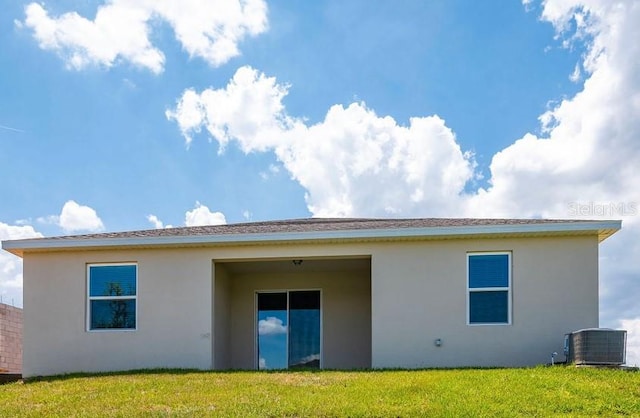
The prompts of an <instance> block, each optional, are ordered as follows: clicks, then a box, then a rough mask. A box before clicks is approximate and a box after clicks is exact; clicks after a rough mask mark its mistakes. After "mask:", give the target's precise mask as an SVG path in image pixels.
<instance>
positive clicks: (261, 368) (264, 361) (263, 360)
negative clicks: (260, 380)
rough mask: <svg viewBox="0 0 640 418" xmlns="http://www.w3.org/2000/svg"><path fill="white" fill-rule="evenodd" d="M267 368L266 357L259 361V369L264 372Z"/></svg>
mask: <svg viewBox="0 0 640 418" xmlns="http://www.w3.org/2000/svg"><path fill="white" fill-rule="evenodd" d="M266 368H267V360H265V358H264V357H260V358H259V359H258V369H259V370H264V369H266Z"/></svg>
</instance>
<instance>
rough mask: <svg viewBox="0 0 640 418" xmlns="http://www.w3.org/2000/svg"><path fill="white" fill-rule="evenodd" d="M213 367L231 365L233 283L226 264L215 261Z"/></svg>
mask: <svg viewBox="0 0 640 418" xmlns="http://www.w3.org/2000/svg"><path fill="white" fill-rule="evenodd" d="M213 277H214V286H213V287H214V293H213V300H214V309H213V310H212V312H211V314H212V315H213V324H214V326H213V328H214V334H213V335H214V353H213V363H212V364H213V368H214V369H228V368H230V367H231V351H230V350H231V343H230V340H231V284H230V280H229V274H228V273H227V269H226V268H225V267H224V265H221V264H215V263H214V275H213Z"/></svg>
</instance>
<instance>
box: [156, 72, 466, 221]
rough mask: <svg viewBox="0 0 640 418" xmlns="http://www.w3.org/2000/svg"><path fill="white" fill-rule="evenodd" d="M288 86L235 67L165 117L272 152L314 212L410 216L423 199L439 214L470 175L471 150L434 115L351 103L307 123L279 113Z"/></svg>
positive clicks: (223, 140) (188, 130) (190, 130)
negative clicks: (405, 115)
mask: <svg viewBox="0 0 640 418" xmlns="http://www.w3.org/2000/svg"><path fill="white" fill-rule="evenodd" d="M286 93H287V86H285V85H280V84H277V83H276V81H275V79H274V78H272V77H267V76H265V75H264V74H261V73H259V72H258V71H256V70H254V69H252V68H250V67H242V68H240V69H239V70H238V71H237V72H236V74H235V75H234V77H233V79H232V80H231V81H230V82H229V84H228V85H227V87H226V88H224V89H218V90H213V89H207V90H204V91H203V92H202V93H196V92H195V91H193V90H191V89H189V90H186V91H185V92H184V94H183V96H182V97H181V98H180V99H179V101H178V104H177V106H176V108H175V109H174V110H169V111H167V117H168V118H169V119H172V120H175V121H176V122H177V123H178V125H179V127H180V129H181V131H182V133H183V135H184V137H185V140H186V141H187V143H189V142H190V141H191V140H192V135H193V134H194V133H198V132H200V130H201V129H202V128H205V129H206V130H207V131H208V132H209V134H210V135H211V136H212V137H213V138H214V139H216V140H217V141H218V142H219V144H220V147H221V149H224V147H225V146H226V145H227V144H228V143H229V142H230V141H237V143H238V145H239V147H240V148H241V149H242V150H243V151H244V152H246V153H248V152H254V151H273V152H275V154H276V156H277V158H278V160H279V161H280V162H281V163H282V165H283V166H284V167H285V168H286V169H287V170H288V171H289V173H290V174H291V176H292V177H293V178H294V179H295V180H297V181H298V182H299V183H300V184H301V185H302V186H304V187H305V188H306V189H307V191H308V193H307V196H306V200H307V205H308V207H309V210H310V211H311V212H312V213H313V214H314V215H316V216H355V215H356V214H357V215H361V216H362V215H365V216H384V215H390V214H393V215H396V216H398V215H400V216H407V215H411V214H413V213H416V212H420V211H424V208H426V207H429V208H431V209H432V210H435V211H437V213H438V214H441V215H445V214H447V213H450V211H451V210H453V209H454V208H455V205H454V204H453V202H454V200H455V198H456V197H457V196H459V195H460V194H461V193H462V192H463V190H464V187H465V184H466V183H467V182H468V181H469V180H471V179H472V178H473V175H474V173H473V167H474V165H475V163H474V161H473V158H472V156H471V155H470V154H469V153H463V152H462V151H461V149H460V146H459V145H458V144H457V143H456V140H455V136H454V134H453V132H452V131H451V130H450V129H449V128H447V127H446V126H445V124H444V121H443V120H442V119H441V118H440V117H438V116H428V117H417V118H412V119H411V120H410V122H409V125H408V126H402V125H399V124H397V123H396V121H395V120H393V118H391V117H389V116H386V117H379V116H377V115H376V114H375V112H374V111H373V110H371V109H369V108H367V106H366V105H365V104H364V103H352V104H351V105H349V106H348V107H346V108H345V107H343V106H340V105H335V106H333V107H331V108H330V109H329V111H328V112H327V115H326V117H325V119H324V121H322V122H320V123H317V124H315V125H309V126H308V125H306V124H305V123H304V122H303V121H302V120H301V119H296V118H294V117H291V116H289V115H288V114H287V113H286V111H285V109H284V106H283V104H282V99H283V97H284V96H285V95H286Z"/></svg>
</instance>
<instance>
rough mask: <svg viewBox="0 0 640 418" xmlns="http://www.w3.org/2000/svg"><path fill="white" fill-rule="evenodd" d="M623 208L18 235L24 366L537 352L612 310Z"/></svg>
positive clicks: (265, 364) (544, 355)
mask: <svg viewBox="0 0 640 418" xmlns="http://www.w3.org/2000/svg"><path fill="white" fill-rule="evenodd" d="M620 227H621V222H620V221H590V220H575V219H574V220H545V219H301V220H286V221H271V222H252V223H239V224H232V225H221V226H201V227H184V228H170V229H155V230H147V231H134V232H117V233H102V234H91V235H79V236H63V237H52V238H38V239H25V240H13V241H4V242H3V243H2V247H3V248H4V249H5V250H7V251H9V252H11V253H13V254H15V255H17V256H19V257H22V258H23V259H24V356H23V375H24V376H36V375H50V374H57V373H67V372H77V371H87V372H90V371H113V370H127V369H140V368H157V367H167V368H197V369H216V370H218V369H269V368H296V367H320V368H330V369H352V368H382V367H403V368H423V367H458V366H527V365H535V364H540V363H548V362H549V361H550V358H551V353H552V352H554V351H555V352H559V353H562V348H563V347H562V345H563V336H564V334H565V333H567V332H571V331H575V330H578V329H583V328H594V327H598V244H599V243H600V242H602V241H603V240H605V239H606V238H608V237H609V236H611V235H612V234H614V233H615V232H616V231H618V230H619V229H620Z"/></svg>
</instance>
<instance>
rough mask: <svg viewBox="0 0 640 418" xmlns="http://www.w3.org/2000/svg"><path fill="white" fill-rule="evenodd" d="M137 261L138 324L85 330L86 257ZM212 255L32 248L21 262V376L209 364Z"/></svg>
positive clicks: (98, 260) (91, 260)
mask: <svg viewBox="0 0 640 418" xmlns="http://www.w3.org/2000/svg"><path fill="white" fill-rule="evenodd" d="M126 261H135V262H137V263H138V302H137V304H138V306H137V312H138V313H137V328H138V329H137V330H136V331H97V332H87V331H86V313H85V312H86V264H87V263H99V262H126ZM211 293H212V291H211V262H210V261H209V262H208V263H203V262H202V261H201V257H199V256H198V255H197V254H192V253H189V252H184V251H182V252H176V251H164V250H157V251H131V252H116V251H109V252H102V251H90V252H82V253H70V252H61V253H55V254H53V253H46V254H32V255H28V256H27V257H26V258H25V263H24V357H23V375H25V376H34V375H47V374H55V373H66V372H75V371H105V370H127V369H139V368H154V367H188V368H203V369H206V368H210V367H211Z"/></svg>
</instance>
